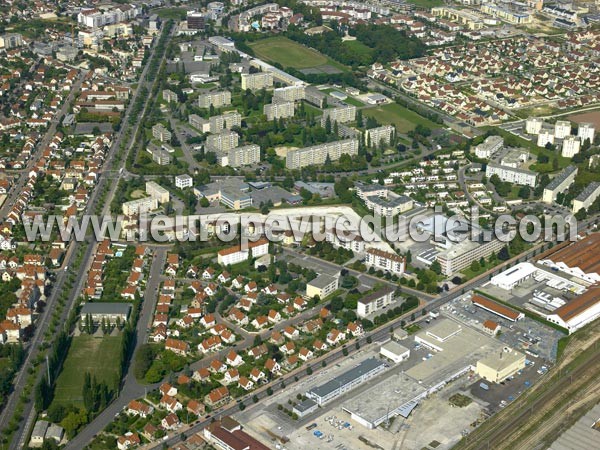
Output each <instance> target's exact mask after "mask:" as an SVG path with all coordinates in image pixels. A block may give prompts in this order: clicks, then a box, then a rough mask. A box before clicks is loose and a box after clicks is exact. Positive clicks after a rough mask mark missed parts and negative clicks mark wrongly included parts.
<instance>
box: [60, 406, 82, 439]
mask: <svg viewBox="0 0 600 450" xmlns="http://www.w3.org/2000/svg"><path fill="white" fill-rule="evenodd" d="M86 422H87V415H86V413H85V411H83V410H78V411H71V412H70V413H69V414H67V416H66V417H65V418H64V419H63V420H62V421H61V422H60V424H61V426H62V427H63V428H64V429H65V431H66V433H67V436H69V437H73V436H74V435H75V433H76V432H77V430H78V429H79V427H81V426H82V425H84V424H85V423H86Z"/></svg>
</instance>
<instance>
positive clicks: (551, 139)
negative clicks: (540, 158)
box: [525, 117, 596, 158]
mask: <svg viewBox="0 0 600 450" xmlns="http://www.w3.org/2000/svg"><path fill="white" fill-rule="evenodd" d="M525 132H526V133H527V134H532V135H537V145H538V146H539V147H545V146H546V145H548V144H552V145H556V144H559V143H560V144H562V148H561V155H562V156H564V157H565V158H572V157H573V156H575V155H576V154H577V153H579V151H580V149H581V144H582V143H583V142H585V141H586V140H588V141H589V142H590V143H592V142H594V137H595V134H596V129H595V127H594V125H593V124H591V123H581V124H579V126H578V128H577V136H573V135H571V122H569V121H567V120H558V121H556V123H555V124H554V126H553V127H552V126H548V125H546V124H545V123H544V121H543V120H542V119H540V118H538V117H534V118H531V119H527V120H526V121H525Z"/></svg>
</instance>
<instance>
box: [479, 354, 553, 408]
mask: <svg viewBox="0 0 600 450" xmlns="http://www.w3.org/2000/svg"><path fill="white" fill-rule="evenodd" d="M531 363H532V364H530V365H529V366H527V367H525V369H523V370H522V371H520V372H519V373H517V374H516V375H515V376H514V377H511V379H510V380H506V381H504V382H502V383H500V384H494V383H484V384H485V385H486V386H487V387H488V389H483V388H482V387H481V380H478V381H476V382H474V383H472V384H471V385H470V386H469V389H468V391H469V393H470V394H471V395H472V396H473V397H474V398H477V399H480V400H483V401H484V402H486V403H488V407H487V409H488V412H489V413H490V414H494V413H496V412H498V411H499V410H500V409H502V408H504V407H505V406H506V405H508V404H509V403H512V402H513V401H515V400H517V399H518V398H519V396H520V395H521V394H522V393H523V392H525V391H526V390H527V389H529V388H530V387H531V386H533V385H534V383H537V382H538V381H539V379H540V378H541V377H542V376H545V375H542V374H540V373H538V371H540V368H541V367H542V366H544V364H540V363H539V362H536V361H531Z"/></svg>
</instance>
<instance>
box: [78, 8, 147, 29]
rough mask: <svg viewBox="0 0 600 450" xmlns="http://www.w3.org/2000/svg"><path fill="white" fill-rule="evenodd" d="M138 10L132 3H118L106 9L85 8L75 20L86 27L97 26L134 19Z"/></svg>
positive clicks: (139, 10) (138, 12)
mask: <svg viewBox="0 0 600 450" xmlns="http://www.w3.org/2000/svg"><path fill="white" fill-rule="evenodd" d="M140 12H141V9H138V8H137V7H136V6H134V5H118V6H115V7H113V8H111V9H108V10H106V11H100V10H98V9H96V8H91V9H90V8H86V9H82V10H81V12H79V14H78V15H77V22H78V23H80V24H82V25H85V26H86V27H90V28H99V27H103V26H105V25H111V24H114V23H119V22H125V21H128V20H131V19H134V18H135V17H136V16H137V15H138V14H140Z"/></svg>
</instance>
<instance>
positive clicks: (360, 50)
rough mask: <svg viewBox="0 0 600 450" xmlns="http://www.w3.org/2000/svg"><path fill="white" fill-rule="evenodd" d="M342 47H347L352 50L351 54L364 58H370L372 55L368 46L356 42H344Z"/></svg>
mask: <svg viewBox="0 0 600 450" xmlns="http://www.w3.org/2000/svg"><path fill="white" fill-rule="evenodd" d="M343 45H344V47H347V48H349V49H350V50H352V53H355V54H357V55H361V56H364V57H365V58H370V57H371V54H372V53H373V50H372V49H371V48H369V47H368V46H366V45H365V44H363V43H362V42H360V41H358V40H356V41H345V42H344V44H343Z"/></svg>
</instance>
